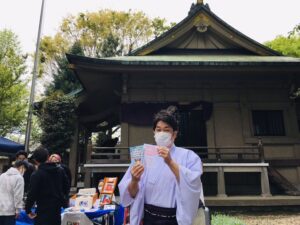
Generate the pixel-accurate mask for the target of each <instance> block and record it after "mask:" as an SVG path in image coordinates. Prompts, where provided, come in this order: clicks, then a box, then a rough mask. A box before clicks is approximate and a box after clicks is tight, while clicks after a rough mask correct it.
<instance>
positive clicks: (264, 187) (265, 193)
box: [260, 167, 272, 197]
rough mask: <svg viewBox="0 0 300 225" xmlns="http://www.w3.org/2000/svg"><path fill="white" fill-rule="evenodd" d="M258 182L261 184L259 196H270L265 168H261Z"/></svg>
mask: <svg viewBox="0 0 300 225" xmlns="http://www.w3.org/2000/svg"><path fill="white" fill-rule="evenodd" d="M260 182H261V195H262V196H263V197H269V196H272V195H271V192H270V183H269V177H268V169H267V167H262V171H261V178H260Z"/></svg>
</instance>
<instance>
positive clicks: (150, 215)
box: [143, 204, 178, 225]
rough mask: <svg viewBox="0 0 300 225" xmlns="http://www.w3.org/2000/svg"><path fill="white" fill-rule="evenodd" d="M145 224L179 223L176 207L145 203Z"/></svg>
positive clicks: (174, 224) (170, 224) (176, 224)
mask: <svg viewBox="0 0 300 225" xmlns="http://www.w3.org/2000/svg"><path fill="white" fill-rule="evenodd" d="M144 208H145V210H144V220H143V221H144V225H178V223H177V220H176V208H163V207H158V206H153V205H148V204H145V206H144Z"/></svg>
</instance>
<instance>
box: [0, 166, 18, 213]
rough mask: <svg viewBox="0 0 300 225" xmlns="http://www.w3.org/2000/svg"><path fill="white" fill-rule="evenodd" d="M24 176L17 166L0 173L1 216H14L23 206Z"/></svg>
mask: <svg viewBox="0 0 300 225" xmlns="http://www.w3.org/2000/svg"><path fill="white" fill-rule="evenodd" d="M23 195H24V178H23V176H22V175H21V174H20V172H19V171H18V170H17V169H16V168H13V167H12V168H10V169H9V170H8V171H6V172H5V173H2V174H1V175H0V216H13V215H15V214H16V213H19V212H20V211H21V209H22V207H23Z"/></svg>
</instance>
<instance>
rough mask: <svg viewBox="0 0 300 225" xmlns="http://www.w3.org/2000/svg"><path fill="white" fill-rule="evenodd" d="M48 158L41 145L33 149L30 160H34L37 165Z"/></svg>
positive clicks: (46, 151)
mask: <svg viewBox="0 0 300 225" xmlns="http://www.w3.org/2000/svg"><path fill="white" fill-rule="evenodd" d="M48 156H49V152H48V150H47V149H46V148H45V147H44V146H42V145H41V146H39V147H37V148H36V149H35V151H34V152H33V154H32V156H31V158H32V159H34V160H36V161H37V162H39V163H44V162H46V161H47V159H48Z"/></svg>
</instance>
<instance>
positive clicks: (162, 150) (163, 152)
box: [157, 146, 172, 164]
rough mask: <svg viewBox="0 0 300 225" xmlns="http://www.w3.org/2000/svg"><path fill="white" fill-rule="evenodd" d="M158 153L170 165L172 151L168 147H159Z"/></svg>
mask: <svg viewBox="0 0 300 225" xmlns="http://www.w3.org/2000/svg"><path fill="white" fill-rule="evenodd" d="M157 151H158V155H159V156H160V157H162V158H163V159H164V160H165V163H167V164H170V162H171V161H172V158H171V154H170V149H169V148H167V147H162V146H158V148H157Z"/></svg>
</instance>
